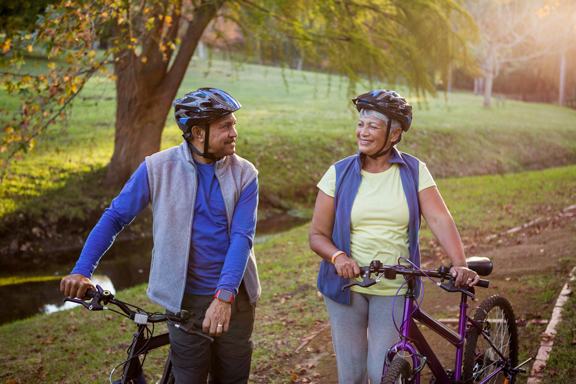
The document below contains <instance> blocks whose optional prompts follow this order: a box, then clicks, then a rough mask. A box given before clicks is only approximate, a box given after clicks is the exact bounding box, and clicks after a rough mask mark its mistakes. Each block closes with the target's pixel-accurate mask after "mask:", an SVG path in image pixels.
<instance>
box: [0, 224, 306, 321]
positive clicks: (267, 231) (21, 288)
mask: <svg viewBox="0 0 576 384" xmlns="http://www.w3.org/2000/svg"><path fill="white" fill-rule="evenodd" d="M307 221H309V218H306V217H298V216H293V215H288V214H282V215H277V216H272V217H268V218H266V219H264V220H259V222H258V227H257V229H256V239H255V243H261V242H264V241H266V240H267V239H269V238H270V237H272V236H276V234H278V233H281V232H283V231H286V230H288V229H290V228H292V227H295V226H298V225H301V224H303V223H305V222H307ZM152 247H153V244H152V239H140V240H134V241H130V242H118V243H114V244H113V245H112V247H111V248H110V249H109V250H108V252H106V254H105V255H104V257H103V258H102V259H101V261H100V263H99V265H98V268H97V269H96V271H97V273H98V274H97V275H94V276H93V278H92V281H93V282H94V283H95V284H98V285H100V286H102V288H104V289H108V290H110V291H112V292H113V293H114V292H116V290H122V289H126V288H130V287H133V286H135V285H138V284H143V283H147V282H148V275H149V274H150V260H151V254H152ZM78 255H79V252H70V253H69V254H62V255H56V256H51V260H76V259H77V258H78ZM73 266H74V262H68V263H64V264H59V265H58V266H45V267H44V268H43V269H42V271H41V272H38V274H42V275H43V276H46V275H61V276H64V275H66V274H68V273H70V271H71V270H72V268H73ZM31 273H33V272H31V271H30V270H22V271H21V274H22V275H30V274H31ZM14 275H18V272H17V271H14ZM63 299H64V295H63V294H62V292H60V279H56V280H49V281H41V282H27V283H21V284H12V285H5V286H0V324H5V323H10V322H12V321H15V320H19V319H25V318H28V317H31V316H34V315H36V314H43V313H53V312H56V311H61V310H64V309H69V308H73V307H75V306H76V305H77V304H73V303H69V302H67V303H64V302H63Z"/></svg>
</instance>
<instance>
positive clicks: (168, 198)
mask: <svg viewBox="0 0 576 384" xmlns="http://www.w3.org/2000/svg"><path fill="white" fill-rule="evenodd" d="M172 105H173V106H174V113H175V118H176V122H177V124H178V126H179V127H180V129H181V130H182V131H183V132H184V134H183V137H184V139H185V140H184V142H183V143H182V144H180V145H179V146H177V147H173V148H170V149H168V150H165V151H162V152H159V153H156V154H154V155H152V156H149V157H147V158H146V161H145V162H143V163H142V164H141V165H140V167H139V168H138V169H137V170H136V172H134V174H133V175H132V177H131V178H130V180H129V181H128V182H127V183H126V185H125V186H124V188H123V190H122V192H121V193H120V195H118V197H116V199H114V200H113V201H112V203H111V205H110V208H108V209H106V211H105V212H104V215H103V216H102V218H101V219H100V221H99V222H98V224H97V225H96V227H95V228H94V229H93V230H92V232H91V233H90V236H89V237H88V240H87V241H86V245H85V246H84V249H83V250H82V254H81V255H80V259H79V260H78V262H77V264H76V266H75V268H74V269H73V271H72V272H71V274H70V275H69V276H66V277H65V278H64V279H62V282H61V284H60V289H61V290H62V292H64V294H65V295H67V296H70V297H84V295H85V293H86V290H87V289H89V288H91V289H94V285H93V284H92V282H91V281H90V276H91V275H92V273H93V272H94V269H95V268H96V266H97V264H98V261H99V259H100V258H101V257H102V255H103V254H104V253H105V252H106V250H107V249H108V248H109V247H110V246H111V245H112V242H113V241H114V238H115V236H116V235H117V234H118V233H119V232H120V231H121V230H122V228H123V227H124V225H125V224H129V223H130V222H131V221H132V220H133V219H134V217H135V216H136V215H137V214H138V213H139V212H141V211H142V210H143V209H144V208H145V207H146V206H147V205H148V204H151V206H152V211H153V216H154V223H153V230H154V250H153V251H152V266H151V269H150V279H149V286H148V291H147V293H148V297H149V298H150V299H151V300H152V301H154V302H156V303H158V304H160V305H162V306H163V307H164V308H166V310H167V311H168V312H173V313H176V312H179V311H181V310H187V311H188V312H190V313H192V314H193V317H195V318H197V319H204V320H203V328H204V332H206V333H209V334H210V335H211V336H216V339H215V341H214V342H213V343H212V344H210V342H209V341H207V340H206V339H204V338H201V337H199V336H195V335H188V334H185V333H184V332H182V331H180V330H179V329H177V328H175V327H174V326H173V325H172V324H169V327H168V328H169V332H170V343H171V348H172V362H173V366H174V373H175V377H176V382H177V383H206V380H207V376H208V374H210V382H211V383H246V382H247V381H248V376H249V373H250V362H251V358H252V338H251V335H252V329H253V324H254V306H255V304H256V301H257V300H258V297H259V296H260V292H261V288H260V282H259V280H258V272H257V269H256V260H255V256H254V251H253V247H252V245H253V239H254V233H255V228H256V210H257V204H258V179H257V174H258V172H257V171H256V169H255V168H254V166H253V165H252V164H251V163H250V162H248V161H246V160H244V159H242V158H241V157H239V156H237V155H235V145H236V144H235V142H236V137H237V136H238V133H237V132H236V128H235V124H236V117H235V116H234V112H235V111H237V110H238V109H240V107H241V105H240V103H239V102H238V101H237V100H236V99H235V98H234V97H232V96H231V95H230V94H228V93H226V92H224V91H222V90H220V89H216V88H200V89H198V90H197V91H195V92H191V93H189V94H187V95H186V96H185V97H183V98H181V99H177V100H174V102H173V103H172Z"/></svg>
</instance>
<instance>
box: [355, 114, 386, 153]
mask: <svg viewBox="0 0 576 384" xmlns="http://www.w3.org/2000/svg"><path fill="white" fill-rule="evenodd" d="M386 128H387V126H386V123H385V122H383V121H382V120H380V119H378V118H377V117H371V116H367V117H365V116H360V119H359V120H358V126H357V127H356V142H357V143H358V149H359V150H360V152H362V153H364V154H365V155H368V156H371V155H375V154H376V153H378V152H379V151H380V149H382V147H383V146H384V140H386Z"/></svg>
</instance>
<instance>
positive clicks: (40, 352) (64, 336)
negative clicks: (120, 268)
mask: <svg viewBox="0 0 576 384" xmlns="http://www.w3.org/2000/svg"><path fill="white" fill-rule="evenodd" d="M554 175H557V177H554ZM575 175H576V167H575V166H571V167H565V168H560V169H550V170H544V171H538V172H529V173H523V174H516V175H507V176H504V177H505V178H506V180H507V181H508V182H507V183H506V185H514V186H516V188H520V189H522V188H524V191H525V192H524V196H525V197H526V199H527V200H528V201H529V202H531V204H533V205H535V206H540V205H543V204H548V200H549V199H548V194H547V193H544V192H542V193H540V192H541V190H542V188H541V185H542V181H544V180H545V181H546V183H547V184H546V185H547V186H548V187H549V188H551V189H552V190H555V189H562V188H565V187H566V185H565V184H564V182H565V180H566V179H569V180H574V178H576V176H575ZM502 178H503V176H499V175H495V176H483V177H479V178H462V179H460V180H459V184H458V188H457V191H459V193H460V194H459V199H460V200H458V202H459V203H458V204H454V205H453V207H452V211H453V213H454V215H455V217H460V215H464V214H466V212H467V207H469V206H473V205H478V207H477V208H475V209H477V210H478V212H479V214H480V213H481V212H483V211H487V210H488V209H487V208H488V207H486V206H484V205H485V204H489V203H487V200H482V199H480V200H478V196H477V195H476V194H475V193H471V192H470V193H464V191H476V190H477V189H478V188H479V187H480V186H482V188H485V189H486V190H487V191H488V192H487V193H489V194H490V195H491V196H492V198H493V199H498V201H500V203H501V204H504V205H507V204H509V203H510V201H511V200H512V199H515V197H516V194H515V193H511V194H506V193H505V192H503V191H501V192H499V193H500V194H497V192H496V191H492V190H490V189H489V186H494V185H497V183H498V182H499V180H502ZM478 180H481V182H478ZM445 182H447V183H448V182H449V183H453V184H447V185H446V186H449V185H452V186H454V185H455V181H454V180H446V181H445ZM572 182H574V181H572ZM478 183H480V184H478ZM569 186H570V185H568V187H569ZM494 188H495V189H497V188H496V187H494ZM444 189H445V192H446V193H445V196H449V195H451V193H448V192H449V191H450V189H449V188H448V187H447V188H444ZM572 189H574V188H572ZM538 193H539V194H538ZM532 194H536V195H537V196H532ZM538 196H539V197H538ZM447 200H449V199H448V198H447ZM477 200H478V201H477ZM449 201H450V200H449ZM450 204H452V203H450ZM525 209H527V210H528V209H529V208H528V206H526V208H525ZM460 211H462V212H460ZM463 217H464V216H463ZM482 219H484V220H486V222H485V224H486V225H487V226H489V227H490V228H495V227H496V224H495V222H496V221H498V218H497V216H495V215H492V216H491V215H490V214H486V215H484V216H482ZM520 219H522V218H519V220H520ZM457 220H458V219H457ZM467 230H471V229H470V228H469V229H467ZM307 234H308V225H304V226H301V227H298V228H295V229H293V230H291V231H289V232H287V233H284V234H281V235H278V236H275V237H272V238H271V239H269V240H268V241H266V242H264V243H261V244H258V245H256V254H257V260H258V269H259V273H260V279H261V282H262V288H263V290H262V291H263V293H262V297H261V300H260V302H259V305H258V308H257V310H256V325H255V331H254V342H255V351H254V359H253V366H252V382H259V381H260V380H263V379H264V378H266V379H267V380H269V381H268V382H270V383H286V382H289V381H290V379H289V378H290V377H291V375H292V371H291V370H292V369H293V359H294V358H295V354H294V352H295V350H296V348H298V346H299V345H300V343H301V340H302V338H303V337H306V336H309V335H311V334H313V333H315V332H317V331H318V330H320V329H321V328H322V326H323V324H326V321H327V311H326V310H325V308H324V303H323V301H322V299H321V298H320V297H319V296H318V294H317V290H316V275H317V271H318V267H319V262H320V259H319V258H318V257H317V256H316V255H314V254H313V252H312V251H311V250H310V249H309V246H308V238H307ZM423 246H424V248H426V247H427V245H426V244H423ZM571 263H572V264H573V259H572V258H569V259H566V260H564V261H562V262H561V263H560V264H562V265H563V266H564V265H565V266H568V265H569V264H570V265H571ZM561 280H562V279H553V281H550V280H546V279H545V278H543V277H542V276H533V275H530V276H522V281H521V282H520V280H518V282H517V283H516V282H510V283H509V284H510V292H512V293H514V289H516V290H517V292H519V291H518V289H519V288H521V289H522V294H521V295H514V294H510V295H508V291H506V292H503V293H504V294H505V295H506V296H508V297H509V298H510V299H511V300H512V302H513V306H515V305H516V304H515V303H516V302H515V301H514V300H523V303H524V304H522V305H524V306H525V303H530V305H529V308H528V309H526V308H522V309H521V308H517V309H516V311H517V314H519V315H520V316H523V317H526V318H529V317H530V316H535V315H536V313H535V312H536V311H539V312H541V316H542V317H543V318H547V317H548V313H545V311H546V308H548V307H550V303H551V301H550V298H549V297H548V296H555V295H556V294H557V291H558V287H559V286H560V285H561V284H562V281H561ZM512 283H514V284H512ZM501 284H502V286H503V287H504V288H506V286H505V283H504V282H502V283H501ZM506 289H508V288H506ZM501 291H502V289H501V290H500V291H499V292H501ZM546 291H550V292H551V293H550V294H544V293H543V292H546ZM429 294H430V292H429ZM117 296H118V297H119V298H120V299H122V300H125V301H128V302H131V303H135V304H137V305H139V306H142V307H144V308H146V309H149V310H157V309H160V308H158V307H157V306H155V305H154V304H152V303H150V302H149V301H148V300H147V298H146V295H145V286H138V287H135V288H131V289H128V290H124V291H120V292H118V293H117ZM552 301H553V300H552ZM528 312H530V313H532V315H530V313H528ZM571 313H572V312H567V315H566V316H570V317H574V316H573V315H571ZM530 318H531V317H530ZM566 318H568V317H566ZM569 327H572V328H576V326H574V325H570V326H569ZM131 332H133V328H132V325H131V324H130V323H127V324H124V325H123V324H122V323H121V320H120V318H119V317H117V316H116V315H113V314H105V313H91V312H88V311H86V310H84V309H82V308H77V309H75V310H72V311H63V312H58V313H54V314H51V315H40V316H36V317H33V318H30V319H26V320H21V321H16V322H14V323H11V324H7V325H3V326H0V344H1V345H2V350H1V351H0V379H2V380H4V381H8V380H21V382H38V383H42V382H45V383H51V382H59V383H66V382H68V383H75V382H79V381H82V382H88V383H91V382H102V381H103V380H105V378H106V377H107V376H108V374H109V372H110V370H111V369H112V368H113V367H114V366H115V365H116V364H118V363H119V362H121V361H122V359H123V358H124V356H125V355H124V353H125V352H124V350H125V348H126V346H127V345H126V343H128V342H129V341H130V339H131ZM521 332H522V340H523V341H522V347H521V358H524V357H528V356H531V355H532V354H534V349H535V348H536V350H537V342H538V338H537V336H538V334H539V333H540V332H542V326H532V325H529V326H527V327H525V328H522V330H521ZM307 353H308V352H307V351H306V350H305V348H304V350H301V351H300V354H299V355H298V359H304V358H305V357H306V354H307ZM165 355H166V349H162V350H159V351H156V352H154V354H152V355H151V356H149V358H148V360H147V365H146V366H147V367H148V369H149V372H151V373H152V376H151V377H149V378H151V379H154V380H157V379H158V376H157V375H158V373H159V372H160V371H161V367H162V364H163V362H164V358H165ZM562 364H565V363H562ZM562 369H564V368H562Z"/></svg>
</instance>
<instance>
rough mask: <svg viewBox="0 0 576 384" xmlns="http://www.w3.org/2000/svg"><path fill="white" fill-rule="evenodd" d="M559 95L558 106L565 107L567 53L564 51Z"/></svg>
mask: <svg viewBox="0 0 576 384" xmlns="http://www.w3.org/2000/svg"><path fill="white" fill-rule="evenodd" d="M559 88H560V89H559V94H558V106H560V107H563V106H564V98H565V95H566V52H565V51H562V53H561V54H560V87H559Z"/></svg>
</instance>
